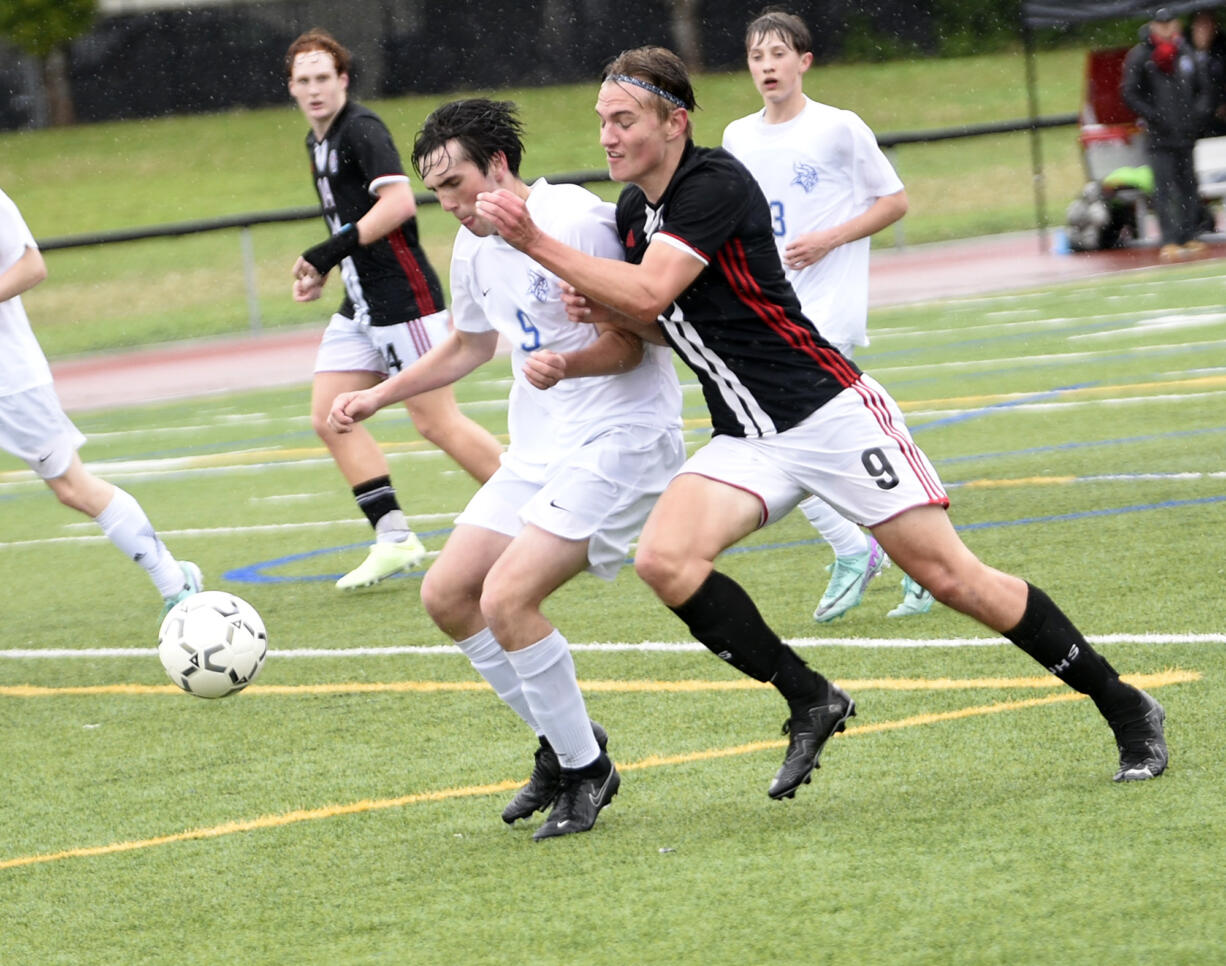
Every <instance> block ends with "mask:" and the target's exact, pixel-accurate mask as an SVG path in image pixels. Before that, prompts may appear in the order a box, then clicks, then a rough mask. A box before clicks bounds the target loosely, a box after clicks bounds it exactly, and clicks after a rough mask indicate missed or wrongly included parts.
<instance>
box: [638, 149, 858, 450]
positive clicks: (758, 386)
mask: <svg viewBox="0 0 1226 966" xmlns="http://www.w3.org/2000/svg"><path fill="white" fill-rule="evenodd" d="M617 233H618V237H619V238H621V240H622V245H623V247H624V248H625V250H626V261H628V262H633V263H636V264H637V263H639V262H641V261H642V260H643V255H644V254H645V252H646V251H647V246H648V245H649V244H651V243H652V242H663V243H666V244H670V245H673V246H675V247H677V248H679V249H681V250H682V251H685V252H687V253H689V254H690V255H692V256H693V257H695V258H697V259H699V260H700V261H701V262H702V263H703V264H704V265H705V266H706V267H705V268H704V269H703V271H702V273H701V274H700V275H699V276H698V278H697V279H695V281H694V283H693V284H692V285H691V286H690V287H689V288H688V289H686V291H684V292H683V293H681V295H680V296H678V297H677V300H676V301H675V302H674V303H673V305H672V306H670V307H669V309H668V311H667V312H665V313H664V314H663V315H661V317H660V324H661V326H662V328H663V329H664V333H665V335H666V337H667V338H668V341H669V342H670V343H671V344H672V346H673V348H674V349H675V350H676V351H677V352H678V354H679V355H680V356H681V358H682V359H683V360H684V361H685V363H686V364H687V365H688V366H689V367H690V368H691V369H692V370H693V371H694V373H695V375H697V377H698V380H699V382H700V383H701V385H702V391H703V395H704V397H705V399H706V403H707V408H708V410H710V413H711V423H712V426H713V427H714V430H715V433H716V435H719V434H721V433H722V434H726V435H729V436H770V435H772V434H774V433H779V432H783V431H784V430H786V429H789V428H791V427H792V426H795V425H796V424H797V423H799V422H801V421H802V420H804V419H805V418H806V417H808V416H809V415H811V414H812V413H813V412H814V411H815V410H817V409H818V408H819V407H820V406H822V405H823V404H825V403H826V402H828V401H829V400H831V399H832V398H834V397H835V396H836V395H838V393H840V392H841V391H842V390H844V389H846V388H847V387H848V386H850V385H852V384H853V383H855V382H856V381H857V380H858V379H859V376H860V370H859V369H858V368H857V367H856V365H855V364H854V363H852V362H851V361H849V360H848V359H845V358H844V357H843V356H842V355H840V354H839V352H838V350H837V349H835V348H834V347H833V346H831V345H830V343H828V342H827V341H826V340H825V339H823V338H822V337H821V335H820V334H818V331H817V329H816V328H815V327H814V325H813V323H812V322H810V321H809V320H808V319H807V318H806V317H805V316H804V314H803V313H802V312H801V308H800V301H799V299H797V297H796V293H795V292H794V291H793V290H792V286H791V284H790V283H789V282H788V280H787V278H786V277H785V275H784V272H783V265H782V264H781V263H780V261H779V252H778V249H777V248H776V247H775V236H774V232H773V230H772V227H771V216H770V208H769V206H768V205H767V202H766V198H765V196H764V195H763V194H762V189H761V188H760V187H758V183H757V181H756V180H755V179H754V177H753V175H752V174H750V173H749V171H748V169H746V168H745V166H744V165H743V164H741V162H739V161H737V160H736V159H735V158H734V157H733V156H732V155H730V154H729V153H728V152H727V151H724V150H723V149H722V148H702V147H696V146H694V145H693V144H690V145H688V146H687V148H686V150H685V154H684V155H682V158H681V163H680V164H679V165H678V167H677V170H676V171H675V172H674V173H673V177H672V180H671V181H670V182H669V184H668V187H667V188H666V189H665V191H664V194H663V195H661V197H660V200H659V201H658V202H657V203H656V204H654V205H653V204H650V203H649V202H648V201H647V198H646V196H645V195H644V194H643V192H642V190H641V189H640V188H638V187H637V186H635V185H627V186H626V188H624V189H623V190H622V193H621V196H620V197H619V198H618V202H617Z"/></svg>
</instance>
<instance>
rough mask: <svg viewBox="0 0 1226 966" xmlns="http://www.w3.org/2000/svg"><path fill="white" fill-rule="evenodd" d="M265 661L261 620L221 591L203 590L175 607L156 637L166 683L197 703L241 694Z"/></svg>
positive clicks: (265, 637)
mask: <svg viewBox="0 0 1226 966" xmlns="http://www.w3.org/2000/svg"><path fill="white" fill-rule="evenodd" d="M267 656H268V634H267V632H266V631H265V630H264V621H263V620H261V618H260V615H259V614H258V613H257V612H256V609H255V608H254V607H252V606H251V605H250V604H249V603H247V602H246V601H245V600H243V599H242V598H241V597H236V596H235V595H234V594H228V593H226V592H225V591H223V590H202V591H201V592H200V593H198V594H193V595H192V596H191V597H188V598H187V599H186V600H184V601H181V602H180V603H178V604H176V605H175V606H174V607H172V608H171V610H170V613H168V614H167V615H166V618H165V619H164V620H163V621H162V628H161V630H160V631H159V632H158V657H159V658H160V659H161V661H162V667H164V668H166V673H167V674H169V675H170V680H172V681H174V683H175V684H177V685H178V686H179V687H181V688H182V689H183V690H184V691H186V692H187V693H188V694H194V695H196V696H197V697H200V698H224V697H225V696H226V695H228V694H234V693H235V692H237V691H241V690H242V689H243V688H245V687H246V686H247V685H248V684H250V683H251V682H252V681H253V680H255V676H256V675H257V674H259V673H260V668H262V667H263V666H264V658H266V657H267Z"/></svg>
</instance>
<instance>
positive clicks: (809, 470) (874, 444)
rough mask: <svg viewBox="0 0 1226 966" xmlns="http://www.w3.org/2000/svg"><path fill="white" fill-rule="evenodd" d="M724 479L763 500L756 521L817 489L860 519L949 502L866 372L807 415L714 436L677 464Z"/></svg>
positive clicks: (776, 515) (774, 516)
mask: <svg viewBox="0 0 1226 966" xmlns="http://www.w3.org/2000/svg"><path fill="white" fill-rule="evenodd" d="M681 473H696V474H698V475H700V476H705V477H708V478H710V479H713V480H718V481H720V482H721V483H727V484H729V485H730V486H735V487H737V488H738V489H741V490H744V491H746V492H747V493H751V494H753V495H754V496H756V497H757V498H758V500H759V502H760V503H761V504H762V518H761V522H760V524H759V526H766V525H767V524H768V523H773V522H775V521H776V520H779V519H781V518H782V517H783V516H784V515H785V514H786V513H787V512H788V511H789V510H791V509H792V508H793V507H794V506H796V504H798V503H799V502H800V501H801V500H803V499H805V498H806V497H807V496H809V495H810V494H816V495H817V496H819V497H821V498H822V499H823V500H825V501H826V502H827V503H829V504H830V505H831V506H832V507H834V508H835V509H836V510H838V511H839V512H840V513H842V514H843V515H844V516H846V517H847V518H848V519H849V520H851V521H853V522H854V523H858V524H860V525H861V526H866V527H872V526H876V525H877V524H879V523H884V522H885V521H887V520H890V519H892V518H893V517H896V516H898V515H899V514H900V513H904V512H906V511H907V510H910V509H912V508H914V507H917V506H926V505H929V504H935V505H937V506H944V507H948V506H949V497H948V496H946V495H945V489H944V487H943V486H942V485H941V480H940V478H939V477H938V476H937V472H936V470H935V469H933V467H932V463H931V462H929V460H928V457H927V456H925V455H924V453H923V451H922V450H921V449H920V448H919V447H918V446H916V445H915V441H914V440H912V439H911V434H910V432H909V431H908V430H907V426H906V423H905V422H904V420H903V415H902V411H901V410H900V409H899V408H898V404H897V403H895V402H894V400H893V399H892V398H891V397H890V394H889V393H887V392H886V391H885V389H884V388H882V386H881V384H880V383H878V382H877V380H875V379H873V378H872V377H871V376H867V375H863V376H861V377H860V379H858V380H857V381H856V382H855V383H854V384H853V385H851V386H849V387H848V388H847V389H844V390H843V391H842V392H840V393H839V394H838V395H837V396H835V397H834V399H832V400H831V401H830V402H828V403H826V405H824V406H822V407H820V408H819V409H817V410H816V411H815V412H814V413H813V414H812V415H811V416H809V417H808V418H807V419H805V420H804V421H803V422H801V423H799V424H797V425H796V426H793V427H792V428H791V429H789V430H786V431H784V432H782V433H777V434H775V435H773V436H761V437H738V436H723V435H721V436H716V437H715V438H713V439H712V440H711V442H709V443H708V444H707V445H705V446H703V447H702V448H701V449H699V450H698V451H697V452H696V453H694V455H693V456H691V457H690V458H689V459H688V460H687V461H686V462H685V465H684V466H682V467H681V469H680V470H678V475H680V474H681Z"/></svg>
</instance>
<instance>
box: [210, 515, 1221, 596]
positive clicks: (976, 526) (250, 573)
mask: <svg viewBox="0 0 1226 966" xmlns="http://www.w3.org/2000/svg"><path fill="white" fill-rule="evenodd" d="M1213 503H1226V494H1223V495H1221V496H1206V497H1199V498H1197V499H1194V500H1163V501H1162V502H1161V503H1137V504H1133V505H1131V506H1122V507H1112V508H1108V509H1104V510H1079V511H1077V512H1076V513H1057V514H1053V515H1051V516H1045V517H1023V518H1021V519H1018V520H989V521H985V522H983V523H964V524H961V525H959V526H955V527H954V529H955V530H958V531H959V532H969V531H972V530H994V529H997V528H999V527H1023V526H1030V525H1032V524H1036V523H1068V522H1069V521H1072V520H1085V519H1090V518H1092V517H1106V516H1121V515H1123V514H1125V513H1142V512H1145V511H1149V510H1178V509H1184V508H1186V507H1194V506H1206V505H1209V504H1213ZM451 530H452V528H451V527H445V528H443V529H441V530H430V531H423V532H422V533H420V534H419V536H423V537H436V536H441V535H444V534H448V533H450V532H451ZM822 543H825V540H824V539H823V538H822V537H819V536H814V537H810V538H808V539H806V540H785V541H781V542H778V543H757V544H753V545H752V546H747V547H745V546H742V547H731V548H730V549H728V550H725V551H724V554H725V555H732V554H741V553H761V552H763V551H767V550H787V549H790V548H793V547H808V546H812V545H814V544H822ZM366 546H369V544H367V543H349V544H345V545H344V546H340V547H324V548H322V549H319V550H308V551H307V552H305V553H296V554H290V555H289V556H287V557H277V558H275V559H273V560H265V561H263V562H262V563H255V564H250V565H249V566H246V567H238V568H236V569H234V570H228V571H226V572H225V573H224V574H222V575H221V576H222V579H223V580H232V581H234V582H235V583H240V584H284V583H318V582H322V581H326V580H331V581H334V582H335V581H337V580H339V579H340V577H341V576H342V575H341V574H339V573H335V574H310V575H305V576H291V577H285V576H277V575H275V574H269V573H266V571H268V570H271V569H273V568H274V567H281V566H285V565H287V564H292V563H297V562H298V561H301V560H307V559H309V558H311V557H320V556H323V555H325V554H332V553H343V552H345V551H347V550H355V549H357V548H359V547H366ZM625 562H626V564H627V565H629V564H633V563H634V558H633V557H627V558H626V561H625ZM424 574H425V570H414V571H410V572H408V573H403V574H398V575H397V578H400V577H412V578H419V577H421V576H423V575H424Z"/></svg>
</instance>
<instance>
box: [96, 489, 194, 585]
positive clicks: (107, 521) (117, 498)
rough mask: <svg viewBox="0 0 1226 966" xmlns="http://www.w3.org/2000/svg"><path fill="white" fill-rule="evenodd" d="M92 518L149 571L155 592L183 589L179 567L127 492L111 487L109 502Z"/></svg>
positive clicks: (109, 536)
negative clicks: (113, 491) (112, 491)
mask: <svg viewBox="0 0 1226 966" xmlns="http://www.w3.org/2000/svg"><path fill="white" fill-rule="evenodd" d="M94 519H95V520H97V521H98V526H100V527H102V532H103V533H105V534H106V537H107V539H108V540H110V541H111V543H113V544H115V546H116V547H118V548H119V549H120V550H122V551H123V552H124V553H125V554H127V555H128V557H130V558H131V559H132V560H135V561H136V562H137V563H138V564H140V565H141V566H142V567H144V568H145V569H146V570H147V571H149V576H150V577H151V578H152V580H153V583H154V585H155V586H156V587H157V589H158V593H159V594H161V595H162V596H163V597H170V596H171V595H172V594H177V593H178V592H179V591H181V590H182V589H183V568H182V567H180V566H179V561H177V560H175V558H174V555H173V554H172V553H171V552H170V551H169V550H167V549H166V544H164V543H162V541H161V539H160V538H159V537H158V535H157V532H156V531H155V530H154V529H153V524H152V523H150V522H149V518H148V517H147V516H145V511H144V510H143V509H141V505H140V504H139V503H137V502H136V497H134V496H133V495H132V494H131V493H129V492H128V491H127V490H121V489H120V488H119V487H115V495H114V496H113V497H111V502H110V503H108V504H107V505H106V509H104V510H103V511H102V512H101V513H99V514H98V515H97V516H96V517H94Z"/></svg>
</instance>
